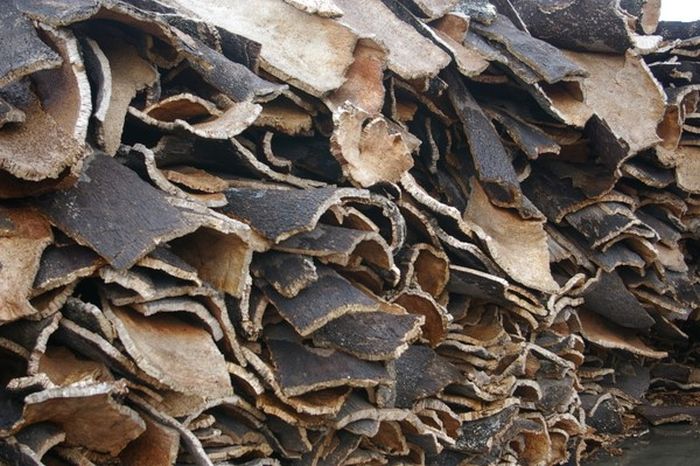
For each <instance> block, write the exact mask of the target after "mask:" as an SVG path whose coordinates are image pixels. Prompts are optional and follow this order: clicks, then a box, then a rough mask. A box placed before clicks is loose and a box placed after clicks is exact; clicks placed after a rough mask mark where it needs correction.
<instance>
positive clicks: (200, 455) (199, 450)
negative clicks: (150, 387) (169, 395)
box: [129, 394, 214, 466]
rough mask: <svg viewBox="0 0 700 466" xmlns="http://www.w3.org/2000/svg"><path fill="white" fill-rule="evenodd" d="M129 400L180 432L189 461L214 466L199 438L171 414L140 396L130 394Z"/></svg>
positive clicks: (200, 465)
mask: <svg viewBox="0 0 700 466" xmlns="http://www.w3.org/2000/svg"><path fill="white" fill-rule="evenodd" d="M129 401H131V402H132V403H133V404H135V405H136V406H137V407H138V409H139V410H140V411H143V412H145V413H146V415H148V416H149V417H151V418H153V419H154V420H155V421H156V422H159V423H161V424H163V425H164V426H166V427H170V428H172V429H174V430H175V431H177V432H178V434H180V440H181V441H182V444H183V446H184V447H185V449H186V450H187V452H188V453H189V454H190V455H191V461H192V462H193V463H194V464H196V465H197V466H214V463H212V462H211V460H210V459H209V457H208V456H207V453H206V451H205V450H204V447H203V446H202V443H201V442H200V441H199V439H198V438H197V437H196V436H195V435H194V434H193V433H192V431H190V430H189V429H188V428H186V427H185V426H184V425H182V423H180V422H179V421H178V420H177V419H175V418H174V417H172V416H169V415H167V414H165V413H163V412H161V411H159V410H158V409H156V408H154V407H153V406H151V405H150V404H149V403H148V402H147V401H145V400H144V399H142V398H141V397H139V396H137V395H134V394H131V395H130V396H129Z"/></svg>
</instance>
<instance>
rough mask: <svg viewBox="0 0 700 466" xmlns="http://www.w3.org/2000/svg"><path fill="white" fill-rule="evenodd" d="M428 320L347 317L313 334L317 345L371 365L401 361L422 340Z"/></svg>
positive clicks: (385, 315) (364, 315)
mask: <svg viewBox="0 0 700 466" xmlns="http://www.w3.org/2000/svg"><path fill="white" fill-rule="evenodd" d="M423 322H424V318H423V317H422V316H419V315H410V314H406V315H400V314H390V313H388V312H362V313H354V314H346V315H344V316H341V317H339V318H337V319H335V320H332V321H331V322H329V323H327V324H326V325H324V326H323V327H321V328H320V329H319V330H317V331H315V332H314V333H313V334H312V338H313V341H314V344H315V345H317V346H322V347H330V348H334V349H337V350H340V351H345V352H346V353H349V354H352V355H353V356H357V357H358V358H360V359H364V360H367V361H385V360H391V359H396V358H398V357H399V356H400V355H401V354H402V353H403V352H404V351H405V350H406V349H407V348H408V345H409V344H410V343H412V342H413V341H414V340H416V339H417V338H418V336H419V335H420V332H421V325H422V324H423Z"/></svg>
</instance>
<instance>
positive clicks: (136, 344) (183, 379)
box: [105, 307, 232, 400]
mask: <svg viewBox="0 0 700 466" xmlns="http://www.w3.org/2000/svg"><path fill="white" fill-rule="evenodd" d="M105 314H106V315H107V317H108V318H110V320H111V321H112V324H113V325H114V327H115V329H116V331H117V334H118V335H119V339H120V340H121V341H122V343H123V344H124V347H125V349H126V351H127V353H129V355H130V356H131V357H132V358H133V359H134V361H135V362H136V364H137V365H138V366H139V368H141V369H142V370H143V371H144V372H146V373H147V374H149V375H151V376H152V377H154V378H156V379H157V380H158V381H160V382H161V383H163V384H165V385H166V386H168V387H170V388H171V389H173V390H175V391H178V392H181V393H183V394H186V395H196V396H200V397H201V398H202V399H204V400H208V399H216V398H221V397H225V396H227V395H229V394H231V392H232V388H231V379H230V377H229V375H228V369H227V366H226V361H225V360H224V357H223V355H222V354H221V353H220V352H219V350H218V348H217V347H216V345H215V344H214V341H213V340H212V338H211V335H209V333H208V332H207V331H205V330H202V329H200V328H197V327H194V326H192V325H189V324H186V323H185V322H183V321H181V320H179V319H177V318H175V317H172V316H168V315H155V316H151V317H144V316H141V315H139V314H137V313H135V312H133V311H129V310H126V309H123V308H118V307H115V308H112V309H111V310H106V311H105ZM201 361H207V364H206V366H204V365H202V364H201Z"/></svg>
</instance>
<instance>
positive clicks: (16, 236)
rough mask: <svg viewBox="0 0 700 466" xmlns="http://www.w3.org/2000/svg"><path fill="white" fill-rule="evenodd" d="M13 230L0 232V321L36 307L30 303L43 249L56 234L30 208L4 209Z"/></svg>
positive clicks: (18, 315)
mask: <svg viewBox="0 0 700 466" xmlns="http://www.w3.org/2000/svg"><path fill="white" fill-rule="evenodd" d="M3 215H5V216H6V217H5V219H6V223H7V224H8V226H10V228H11V230H10V231H9V233H7V234H0V324H3V323H7V322H12V321H14V320H17V319H20V318H23V317H27V316H30V315H32V314H35V313H36V312H37V311H36V309H34V308H33V307H32V305H31V304H30V303H29V298H30V296H31V288H32V284H33V283H34V280H35V277H36V275H37V272H38V271H39V267H40V265H39V264H40V260H41V256H42V253H43V251H44V249H45V248H46V247H47V246H48V245H49V244H50V243H51V240H52V239H53V235H52V234H51V228H50V226H49V225H48V224H47V222H46V220H45V219H44V218H43V217H42V216H41V215H39V214H38V213H36V212H34V211H31V210H28V209H7V210H3Z"/></svg>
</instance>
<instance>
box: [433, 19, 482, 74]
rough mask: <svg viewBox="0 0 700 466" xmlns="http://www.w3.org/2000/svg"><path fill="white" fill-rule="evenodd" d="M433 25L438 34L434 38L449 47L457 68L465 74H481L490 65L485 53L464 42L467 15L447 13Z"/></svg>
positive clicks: (434, 32) (467, 23)
mask: <svg viewBox="0 0 700 466" xmlns="http://www.w3.org/2000/svg"><path fill="white" fill-rule="evenodd" d="M431 27H432V28H433V30H432V32H433V34H435V36H436V37H435V39H434V40H435V41H436V42H437V43H439V44H441V45H442V46H443V47H444V48H446V49H447V51H448V52H449V54H450V56H451V57H452V60H453V61H454V63H455V65H457V69H458V70H459V72H460V73H462V74H463V75H464V76H467V77H476V76H479V75H481V74H482V73H483V72H484V71H486V69H487V68H488V67H489V60H488V59H487V57H486V56H485V54H483V53H481V52H480V51H479V50H477V49H475V48H473V47H468V46H466V45H465V43H464V36H465V35H466V34H467V31H468V30H469V21H468V19H467V17H464V16H462V15H459V14H447V15H445V16H443V17H442V18H440V19H437V20H435V21H434V22H433V23H432V24H431Z"/></svg>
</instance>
